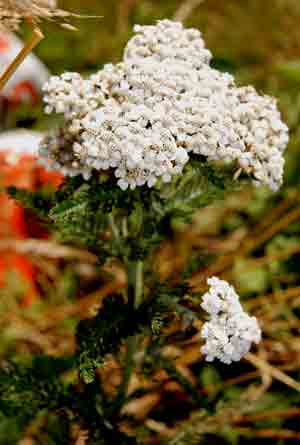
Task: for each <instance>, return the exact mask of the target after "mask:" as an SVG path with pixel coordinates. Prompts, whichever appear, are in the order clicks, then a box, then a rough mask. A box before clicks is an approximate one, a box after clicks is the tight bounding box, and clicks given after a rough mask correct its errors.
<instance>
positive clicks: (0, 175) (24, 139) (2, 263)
mask: <svg viewBox="0 0 300 445" xmlns="http://www.w3.org/2000/svg"><path fill="white" fill-rule="evenodd" d="M41 138H42V134H40V133H35V132H29V131H25V130H16V131H9V132H6V133H3V134H2V135H0V185H1V187H8V186H11V185H14V186H16V187H19V188H23V189H26V190H31V191H35V190H39V189H40V188H41V187H44V186H51V187H54V188H57V187H58V186H59V185H60V183H61V182H62V179H63V178H62V176H61V175H60V174H58V173H56V172H47V171H46V170H45V168H44V167H42V166H40V165H39V164H38V163H37V156H36V153H37V150H38V144H39V142H40V139H41ZM26 147H27V148H26ZM0 208H1V212H0V240H1V239H19V240H20V239H26V238H28V237H30V238H31V237H37V238H44V237H46V236H47V233H46V231H45V229H43V228H41V227H40V225H39V224H38V223H37V222H35V221H34V220H33V221H32V218H30V224H27V223H26V219H25V211H24V209H23V208H22V207H21V206H20V205H19V204H17V203H16V201H15V200H13V199H11V198H10V197H9V196H8V195H7V194H6V193H4V192H2V193H0ZM9 271H14V272H16V273H17V274H18V275H19V276H20V277H21V278H22V281H24V283H25V285H26V292H25V296H24V299H23V301H22V303H23V304H24V305H30V304H31V303H32V302H33V301H34V300H36V298H37V296H38V291H37V288H36V284H35V271H34V266H33V264H32V262H31V261H30V259H29V258H27V257H26V256H25V255H20V254H17V253H15V252H12V251H5V252H3V251H2V252H1V259H0V286H5V284H6V277H7V275H8V273H9Z"/></svg>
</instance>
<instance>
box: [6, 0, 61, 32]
mask: <svg viewBox="0 0 300 445" xmlns="http://www.w3.org/2000/svg"><path fill="white" fill-rule="evenodd" d="M68 15H70V14H69V13H67V12H66V11H62V10H61V9H58V8H57V1H56V0H0V27H1V28H4V29H6V30H7V29H9V30H17V29H18V27H19V25H20V24H21V22H22V21H23V20H24V19H30V20H32V21H34V22H36V23H37V22H39V21H40V20H42V19H53V18H63V17H67V16H68Z"/></svg>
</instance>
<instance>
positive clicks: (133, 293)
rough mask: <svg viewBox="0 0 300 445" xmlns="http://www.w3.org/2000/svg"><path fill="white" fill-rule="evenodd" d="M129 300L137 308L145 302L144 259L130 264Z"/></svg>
mask: <svg viewBox="0 0 300 445" xmlns="http://www.w3.org/2000/svg"><path fill="white" fill-rule="evenodd" d="M127 273H128V301H129V302H132V304H133V306H134V308H135V309H137V308H138V307H139V306H140V305H141V303H142V302H143V295H144V263H143V261H142V260H138V261H131V262H130V263H129V264H128V272H127Z"/></svg>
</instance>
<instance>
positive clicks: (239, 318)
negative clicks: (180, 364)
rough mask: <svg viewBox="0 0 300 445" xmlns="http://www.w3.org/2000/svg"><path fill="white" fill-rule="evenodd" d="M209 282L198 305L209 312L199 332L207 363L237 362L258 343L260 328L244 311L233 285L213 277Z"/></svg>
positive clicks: (254, 319) (253, 318)
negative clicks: (216, 361)
mask: <svg viewBox="0 0 300 445" xmlns="http://www.w3.org/2000/svg"><path fill="white" fill-rule="evenodd" d="M208 284H209V285H210V289H209V291H208V292H207V293H206V294H204V296H203V303H202V304H201V306H202V308H203V309H204V310H205V311H206V312H207V313H208V314H209V315H210V320H209V321H207V322H206V323H204V325H203V328H202V332H201V335H202V338H204V339H205V345H204V346H203V347H202V353H203V354H204V355H205V356H206V360H207V361H209V362H211V361H213V360H215V359H218V360H220V361H221V362H223V363H226V364H230V363H232V362H237V361H239V360H241V359H242V358H243V357H244V355H245V354H247V352H249V350H250V348H251V344H252V343H256V344H258V343H259V342H260V340H261V330H260V328H259V325H258V323H257V320H256V318H255V317H250V316H249V315H248V314H246V313H245V312H244V310H243V308H242V306H241V304H240V302H239V296H238V295H237V294H236V292H235V290H234V288H233V287H232V286H230V285H229V284H228V283H227V282H226V281H223V280H220V279H218V278H216V277H212V278H210V279H208Z"/></svg>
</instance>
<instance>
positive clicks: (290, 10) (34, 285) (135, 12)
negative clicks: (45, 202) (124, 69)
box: [0, 0, 300, 445]
mask: <svg viewBox="0 0 300 445" xmlns="http://www.w3.org/2000/svg"><path fill="white" fill-rule="evenodd" d="M60 6H61V7H62V8H64V9H67V10H70V11H73V12H78V13H80V14H83V15H95V16H102V18H93V19H91V18H85V19H82V20H77V21H74V22H72V23H73V24H75V25H76V26H77V28H78V31H76V32H72V31H68V30H64V29H61V28H60V27H58V26H56V25H55V24H54V23H46V24H43V25H42V29H43V31H44V33H45V36H46V38H45V39H44V40H43V41H42V42H41V44H40V45H39V46H38V48H37V49H36V51H35V54H36V56H37V57H38V59H39V60H37V59H28V60H27V62H26V66H25V65H23V67H21V68H20V71H19V74H18V77H17V78H16V80H15V82H14V83H13V84H12V85H11V86H10V87H9V88H7V89H6V90H5V91H4V93H3V94H2V97H1V99H0V130H1V131H0V187H2V188H3V187H4V186H7V185H17V186H19V187H24V188H27V189H30V190H43V191H44V192H45V193H47V190H50V189H51V188H52V189H53V188H55V187H57V186H58V185H59V184H60V182H61V180H62V178H61V177H60V176H59V175H57V174H47V173H46V172H45V171H44V170H43V168H42V167H40V166H37V164H36V162H35V160H34V152H35V147H36V146H37V144H38V142H39V140H40V138H41V137H42V134H43V132H45V131H47V130H48V129H49V128H51V126H53V125H55V121H54V120H53V117H49V116H45V115H44V114H43V109H42V103H41V98H40V95H41V85H42V83H43V81H45V80H46V79H47V77H48V75H49V73H51V74H59V73H62V72H64V71H78V72H80V73H82V74H89V73H91V72H94V71H96V70H98V69H100V68H101V66H103V64H104V63H109V62H116V61H118V60H119V59H120V58H121V54H122V50H123V48H124V45H125V44H126V42H127V41H128V39H129V38H130V36H131V35H132V27H133V25H134V24H136V23H139V24H152V23H153V22H155V21H156V20H157V19H162V18H175V19H177V20H181V21H183V22H184V23H185V25H186V26H191V27H196V28H198V29H200V30H201V32H202V33H203V37H204V39H205V41H206V45H207V47H208V48H209V49H210V50H211V51H212V53H213V55H214V59H213V65H214V66H215V67H216V68H218V69H220V70H223V71H229V72H230V73H233V74H234V75H235V76H236V80H237V83H238V84H240V85H245V84H253V85H254V86H255V87H256V88H257V89H258V91H259V92H260V93H266V94H270V95H274V96H276V97H277V98H278V104H279V107H280V109H281V111H282V114H283V117H284V120H285V121H286V123H287V124H288V126H289V128H290V136H291V140H290V144H289V148H288V150H287V152H286V172H285V183H284V187H283V188H282V189H281V190H280V192H279V193H277V194H272V193H270V192H269V191H268V190H265V189H249V188H248V189H247V190H242V191H240V192H238V193H236V192H235V193H233V194H231V195H228V196H226V198H225V200H224V201H223V202H218V203H216V204H215V205H213V206H211V207H209V208H207V209H205V210H201V211H200V212H199V213H197V214H196V215H195V217H194V219H193V223H192V225H191V226H189V227H183V226H179V227H177V226H175V227H174V236H173V238H172V240H170V241H168V242H166V243H164V245H163V246H162V247H161V249H160V252H159V254H158V258H157V261H158V264H159V267H160V270H161V275H162V276H164V277H168V276H170V275H171V274H174V273H175V274H176V273H177V274H179V273H180V272H182V271H184V273H185V276H186V277H187V279H189V280H190V282H192V283H193V284H194V285H196V287H198V288H199V290H201V289H202V288H203V283H204V281H205V278H206V277H207V276H209V275H212V274H215V275H218V276H221V277H224V278H226V279H228V280H229V281H230V282H231V283H233V284H234V285H235V286H236V288H237V290H238V292H239V294H240V295H241V297H242V298H243V302H244V304H245V307H246V308H247V309H248V310H249V311H250V312H251V313H253V314H254V315H256V316H257V317H258V318H259V320H260V322H261V324H262V328H263V332H264V340H263V342H262V343H261V345H260V346H259V350H258V357H259V358H260V362H259V364H258V366H250V365H249V364H240V365H237V366H233V367H230V369H228V368H226V367H224V366H222V365H219V364H214V365H213V366H210V365H206V364H204V363H203V362H202V363H201V357H200V355H199V352H198V351H199V347H198V346H197V344H191V345H187V346H186V347H185V348H184V349H182V351H181V353H180V354H181V355H180V357H181V361H180V366H182V367H183V369H184V370H185V373H186V375H187V377H188V378H189V379H191V381H192V382H196V383H197V382H198V383H199V387H200V389H201V391H202V393H203V394H204V395H205V397H207V399H208V401H209V403H211V404H212V406H214V409H213V410H214V412H215V414H214V418H213V422H212V425H211V426H210V429H209V431H208V432H207V431H206V432H204V433H203V437H202V436H201V437H202V438H201V442H200V441H199V443H210V444H214V443H216V444H218V445H222V444H223V443H225V444H226V443H229V444H242V445H247V444H253V445H254V444H255V445H262V444H270V445H275V444H278V445H280V444H298V443H300V396H299V390H300V188H299V184H300V174H299V171H300V28H299V25H300V2H299V0H263V1H262V0H202V1H201V0H167V1H162V0H118V1H117V0H109V1H108V0H64V1H61V2H60ZM29 33H30V31H29V30H28V29H26V27H24V29H22V31H21V33H20V34H19V35H18V38H19V39H21V40H23V41H25V40H26V39H28V37H29ZM16 45H20V42H19V41H18V40H16V39H15V38H14V37H12V36H8V35H5V34H3V33H2V34H0V67H1V69H3V68H4V66H5V64H7V60H9V56H8V55H7V53H8V52H9V51H10V50H11V51H12V48H15V47H16ZM24 128H25V130H26V131H24ZM21 129H22V130H21ZM112 268H113V266H109V267H108V268H107V270H105V269H104V270H101V271H99V270H98V268H97V266H96V265H95V259H94V257H93V256H91V255H90V254H88V253H87V252H84V251H82V250H78V249H74V248H71V247H67V246H61V245H59V244H58V242H57V241H56V240H55V239H54V238H53V237H52V236H51V234H49V233H48V232H47V228H45V227H44V226H43V224H42V222H41V221H38V220H37V219H36V218H35V217H34V216H33V215H32V214H30V212H28V211H25V210H24V209H22V208H21V207H20V206H18V205H17V204H16V203H15V202H14V201H12V200H11V199H10V198H8V197H7V196H6V195H5V193H4V192H2V193H1V194H0V326H1V330H0V360H4V359H5V358H8V357H24V356H29V355H31V354H33V353H35V354H43V353H45V354H50V355H53V356H64V355H68V354H71V353H72V351H73V350H74V347H75V340H74V328H75V326H76V323H77V321H78V320H79V319H80V318H82V317H84V316H86V314H88V313H90V311H91V310H93V309H94V307H95V305H97V304H99V301H100V299H101V298H103V297H104V296H106V295H108V294H109V293H111V292H112V290H113V289H115V288H116V287H118V286H119V287H121V286H122V285H124V278H123V274H122V271H118V270H113V272H114V276H115V279H114V280H111V278H110V277H111V272H112ZM199 363H201V366H199ZM112 368H113V369H115V368H114V367H113V365H112ZM276 372H280V373H281V374H280V376H281V378H279V379H278V378H276V375H277V377H278V374H276ZM115 373H116V376H117V369H116V370H115ZM282 376H283V377H282ZM116 378H117V377H116ZM110 379H112V381H113V373H112V371H111V370H110ZM110 383H111V382H110V381H109V382H108V389H107V390H108V391H109V390H110V387H109V384H110ZM112 384H113V383H112ZM177 391H179V390H178V388H177ZM157 392H158V396H157V394H156V397H154V396H153V391H152V392H151V394H152V398H151V397H150V398H149V394H146V396H147V397H148V398H146V399H143V400H142V401H141V400H139V399H137V401H136V404H135V405H134V404H133V405H132V406H130V407H129V408H128V409H129V412H130V413H131V415H133V417H134V416H136V418H137V420H138V423H139V427H140V426H141V425H143V426H144V427H145V425H146V427H147V428H148V429H149V428H150V429H151V428H155V424H154V423H150V422H149V419H150V418H151V415H152V412H153V410H155V409H156V408H157V407H158V406H159V403H161V400H162V399H161V397H165V395H166V394H169V393H170V392H172V389H170V388H168V387H166V385H165V383H164V384H162V385H161V387H159V389H158V390H157ZM177 395H178V394H177ZM241 395H243V397H244V399H243V400H244V403H243V404H240V403H238V402H239V401H240V400H241ZM174 397H175V396H174ZM245 400H246V402H245ZM217 401H218V403H219V402H220V401H221V402H222V403H223V404H224V403H225V402H226V403H227V405H228V406H229V407H231V411H230V410H229V411H228V410H227V411H226V409H225V411H224V407H223V405H220V406H221V408H220V409H219V408H218V407H217V408H216V406H217V405H216V402H217ZM248 404H251V406H252V411H251V412H250V413H249V412H247V413H245V412H244V411H243V410H244V406H245V405H248ZM227 405H226V406H227ZM232 407H234V413H233V412H232ZM218 409H219V411H218ZM222 409H223V411H222ZM130 410H131V411H130ZM220 413H221V414H220ZM160 426H161V424H160ZM156 427H157V425H156ZM5 428H6V426H5V422H2V423H1V416H0V444H3V445H8V444H9V443H16V442H13V441H11V442H8V437H9V435H10V434H12V432H11V431H10V433H9V434H8V432H7V431H6V430H5ZM157 428H158V427H157ZM161 428H162V426H161ZM41 440H42V439H41ZM199 440H200V439H199ZM36 443H41V444H45V443H48V442H43V441H41V442H34V441H33V439H32V442H26V445H32V444H36ZM49 443H50V442H49ZM51 443H55V442H51ZM74 443H75V442H74ZM78 443H79V442H78ZM82 443H83V442H82ZM22 445H25V442H24V444H23V443H22Z"/></svg>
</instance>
